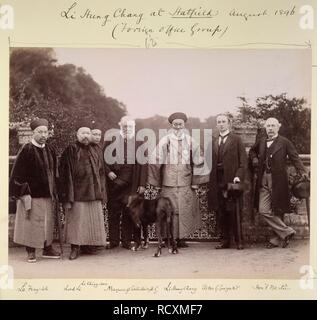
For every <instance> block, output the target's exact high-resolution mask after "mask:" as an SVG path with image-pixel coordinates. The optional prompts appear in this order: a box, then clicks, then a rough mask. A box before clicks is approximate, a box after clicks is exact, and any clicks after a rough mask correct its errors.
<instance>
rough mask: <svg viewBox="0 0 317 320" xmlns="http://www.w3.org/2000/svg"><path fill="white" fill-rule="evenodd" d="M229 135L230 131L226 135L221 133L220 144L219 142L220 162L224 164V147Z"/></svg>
mask: <svg viewBox="0 0 317 320" xmlns="http://www.w3.org/2000/svg"><path fill="white" fill-rule="evenodd" d="M228 135H229V133H228V134H226V135H224V136H221V135H219V137H220V144H219V149H218V163H221V164H222V159H223V149H224V145H225V139H226V137H228Z"/></svg>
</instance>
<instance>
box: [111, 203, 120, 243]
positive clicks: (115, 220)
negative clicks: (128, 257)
mask: <svg viewBox="0 0 317 320" xmlns="http://www.w3.org/2000/svg"><path fill="white" fill-rule="evenodd" d="M121 209H122V206H121V203H120V202H119V203H118V201H111V200H110V201H109V203H108V223H109V242H110V245H114V246H118V245H119V243H120V216H121Z"/></svg>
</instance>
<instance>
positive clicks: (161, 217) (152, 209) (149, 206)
mask: <svg viewBox="0 0 317 320" xmlns="http://www.w3.org/2000/svg"><path fill="white" fill-rule="evenodd" d="M127 207H128V208H129V213H130V216H131V219H132V221H133V223H134V226H135V228H134V229H135V230H134V240H135V243H136V244H135V246H134V247H133V250H134V251H136V250H138V249H139V248H140V247H142V248H144V249H146V248H147V247H148V243H149V240H148V226H149V225H151V224H152V223H154V222H155V226H156V234H157V237H158V247H157V251H156V252H155V253H154V257H159V256H160V255H161V253H162V246H163V241H162V232H163V231H164V230H165V231H166V238H167V239H166V240H167V241H166V244H167V247H168V249H169V252H170V253H173V254H176V253H178V249H177V244H176V241H175V239H174V237H173V206H172V204H171V201H170V200H169V199H168V198H166V197H158V198H157V199H155V200H146V199H144V198H143V197H142V196H140V195H138V194H135V195H131V196H129V199H128V204H127ZM141 229H142V231H143V238H144V243H143V244H141Z"/></svg>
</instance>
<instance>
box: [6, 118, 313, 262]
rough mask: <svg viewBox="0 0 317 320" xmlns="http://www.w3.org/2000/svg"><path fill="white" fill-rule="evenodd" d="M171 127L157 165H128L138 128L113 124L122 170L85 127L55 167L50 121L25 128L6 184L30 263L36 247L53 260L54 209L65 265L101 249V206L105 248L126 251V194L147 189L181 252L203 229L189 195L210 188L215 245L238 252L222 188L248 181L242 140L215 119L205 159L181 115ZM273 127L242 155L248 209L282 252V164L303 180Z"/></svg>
mask: <svg viewBox="0 0 317 320" xmlns="http://www.w3.org/2000/svg"><path fill="white" fill-rule="evenodd" d="M168 121H169V123H170V125H171V128H170V130H169V131H168V133H167V135H166V136H164V137H163V138H162V139H161V140H160V141H159V144H158V147H159V148H158V150H159V151H158V152H156V153H155V155H153V157H154V158H155V161H154V162H153V163H151V162H150V163H149V164H147V165H144V164H140V163H138V161H136V162H134V163H133V162H131V161H129V154H130V153H129V152H128V148H129V146H131V145H134V143H135V137H134V135H135V122H134V121H133V120H132V119H130V118H129V117H123V118H122V119H121V121H120V123H119V125H120V132H119V133H120V134H119V135H118V139H119V140H122V141H120V143H118V144H117V145H118V146H121V148H122V150H116V152H119V153H120V154H122V162H120V163H116V162H114V163H108V162H107V158H106V156H105V150H106V149H107V147H108V146H109V144H110V143H111V141H106V142H105V144H103V145H101V144H100V143H101V142H100V141H101V137H102V128H101V127H99V126H98V125H97V124H96V123H94V122H86V121H84V122H81V123H79V124H78V125H77V127H76V142H75V143H73V144H70V145H69V146H68V147H67V148H66V149H65V150H64V152H63V153H62V155H61V159H60V161H59V164H58V163H57V157H56V154H55V151H54V148H52V147H51V146H50V145H49V144H48V143H47V139H48V135H49V134H48V133H49V132H48V128H49V125H48V121H47V120H45V119H36V120H34V121H32V122H31V124H30V126H31V129H32V130H33V138H32V140H31V142H29V143H27V144H26V145H24V146H23V147H22V148H21V150H20V151H19V153H18V156H17V158H16V161H15V163H14V166H13V169H12V172H11V177H10V195H11V196H14V197H15V198H16V199H17V212H16V221H15V230H14V241H15V242H16V243H19V244H22V245H24V246H25V247H26V250H27V256H28V261H29V262H35V261H36V254H35V253H36V248H42V249H43V254H42V256H43V257H44V258H60V253H58V252H56V251H55V250H54V249H53V247H52V242H53V232H54V223H55V217H56V213H57V212H58V210H59V205H58V203H59V202H60V203H62V204H63V208H64V211H65V240H66V242H67V243H69V244H70V245H71V252H70V255H69V259H71V260H74V259H76V258H78V256H79V255H80V253H94V251H95V250H96V248H97V247H99V246H102V247H104V246H106V232H105V226H104V215H103V204H105V203H107V209H108V222H109V244H108V245H107V248H108V249H112V248H115V247H118V246H119V244H120V240H121V243H122V247H123V248H126V249H130V248H131V241H132V240H133V233H134V227H133V222H132V220H131V217H130V215H129V212H128V208H127V202H128V197H129V195H131V194H133V193H139V194H143V193H144V192H145V187H146V184H147V183H148V184H150V185H152V186H153V187H155V188H157V189H158V190H159V191H160V194H161V195H162V196H164V197H168V198H169V199H170V201H171V203H172V206H173V213H174V214H173V226H174V228H173V236H174V239H176V240H177V244H178V246H179V247H181V246H187V244H186V243H185V242H184V241H182V239H184V238H185V237H187V236H188V235H189V234H191V233H192V232H194V231H195V230H197V229H198V228H199V227H200V225H201V216H200V211H199V202H198V197H197V194H196V190H197V189H198V188H199V185H201V184H207V183H208V185H209V195H208V198H209V205H210V208H211V209H212V210H213V211H215V212H217V221H218V223H219V225H220V227H221V235H222V240H221V243H220V244H219V245H218V246H217V247H216V248H217V249H226V248H230V247H231V246H232V243H233V242H234V243H235V244H236V248H237V249H239V250H241V249H243V243H242V242H241V235H240V236H239V237H238V233H239V228H240V225H239V224H237V219H236V218H237V216H236V211H235V208H236V207H235V202H234V201H233V200H232V198H231V197H230V193H229V192H228V184H237V185H243V182H244V179H245V171H246V169H247V154H246V151H245V147H244V146H243V143H242V141H241V138H240V137H239V136H237V135H235V134H234V133H233V132H231V131H230V120H229V118H228V116H227V115H225V114H220V115H218V116H217V128H218V131H219V132H218V134H216V135H214V136H213V138H212V143H211V145H212V150H210V149H209V150H208V149H207V151H205V154H204V155H203V154H202V153H201V149H200V146H199V145H198V144H197V143H196V142H195V140H194V139H193V138H192V137H191V136H190V135H189V134H188V133H187V131H186V130H185V126H186V122H187V116H186V115H185V114H184V113H181V112H177V113H173V114H172V115H171V116H170V117H169V118H168ZM279 128H280V123H279V122H278V120H277V119H275V118H269V119H267V120H266V123H265V129H266V135H265V136H264V137H263V138H261V139H258V140H257V141H256V143H255V144H254V146H253V147H252V148H251V150H250V152H249V158H250V161H251V163H252V166H253V167H254V168H256V169H257V172H258V174H257V176H258V179H257V182H256V188H255V189H256V190H255V192H256V197H255V200H256V201H255V205H256V206H257V207H258V210H259V213H260V214H261V215H262V216H263V217H264V219H265V220H266V222H267V223H268V224H269V225H270V227H271V228H272V229H273V231H274V233H275V236H274V238H272V239H270V241H269V242H268V244H267V247H268V248H274V247H277V246H279V245H280V242H281V245H282V247H286V246H287V245H288V244H289V241H290V239H291V237H292V236H293V235H294V234H295V231H294V230H293V229H292V228H291V227H289V226H287V225H286V224H285V223H284V222H283V219H282V215H283V213H285V212H287V211H288V210H289V199H290V195H289V188H288V180H287V171H286V168H287V163H286V161H287V159H288V158H289V159H290V160H291V162H292V163H293V164H294V166H295V168H296V169H297V171H298V172H299V173H300V174H301V175H304V176H306V177H307V172H306V169H305V167H304V166H303V164H302V163H301V161H300V159H299V156H298V154H297V152H296V150H295V148H294V146H293V144H292V143H291V142H290V141H289V140H288V139H286V138H284V137H282V136H280V135H279V134H278V131H279ZM137 147H138V145H136V146H135V147H134V149H133V150H137ZM206 152H207V153H210V154H206ZM208 156H210V157H211V158H212V159H211V160H212V161H211V163H212V166H211V171H208V172H207V173H206V172H204V171H201V170H200V169H201V168H202V166H203V165H204V162H205V161H206V158H207V157H208ZM202 172H203V173H202ZM241 199H242V197H240V199H238V200H241ZM57 217H58V215H57ZM120 221H121V223H120ZM120 226H121V227H120ZM120 230H121V233H120ZM240 231H241V230H240Z"/></svg>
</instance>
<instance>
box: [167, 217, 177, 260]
mask: <svg viewBox="0 0 317 320" xmlns="http://www.w3.org/2000/svg"><path fill="white" fill-rule="evenodd" d="M169 214H170V221H171V223H170V230H171V240H172V253H173V254H177V253H178V249H177V242H176V241H175V238H174V221H173V212H170V213H169Z"/></svg>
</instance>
